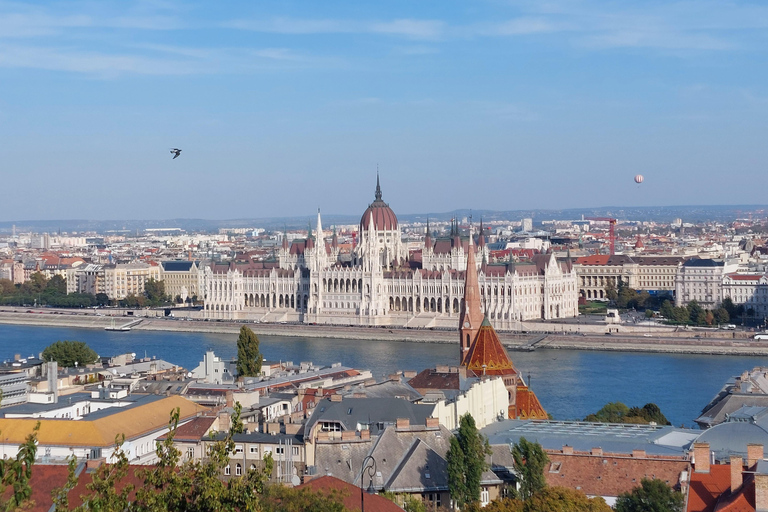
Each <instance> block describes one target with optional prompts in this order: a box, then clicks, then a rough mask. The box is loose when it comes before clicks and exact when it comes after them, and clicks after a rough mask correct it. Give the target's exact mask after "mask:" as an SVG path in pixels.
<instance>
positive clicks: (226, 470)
mask: <svg viewBox="0 0 768 512" xmlns="http://www.w3.org/2000/svg"><path fill="white" fill-rule="evenodd" d="M231 473H232V471H231V470H230V468H229V464H227V466H226V467H225V468H224V474H225V475H227V476H228V475H230V474H231Z"/></svg>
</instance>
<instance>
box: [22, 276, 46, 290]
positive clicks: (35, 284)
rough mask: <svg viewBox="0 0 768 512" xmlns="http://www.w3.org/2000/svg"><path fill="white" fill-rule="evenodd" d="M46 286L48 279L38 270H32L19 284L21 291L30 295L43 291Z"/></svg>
mask: <svg viewBox="0 0 768 512" xmlns="http://www.w3.org/2000/svg"><path fill="white" fill-rule="evenodd" d="M46 286H48V280H47V279H46V278H45V276H44V275H43V274H41V273H40V272H33V273H32V274H30V276H29V280H27V281H25V282H24V283H23V284H22V285H21V291H22V292H24V293H28V294H30V295H37V294H38V293H43V290H45V288H46Z"/></svg>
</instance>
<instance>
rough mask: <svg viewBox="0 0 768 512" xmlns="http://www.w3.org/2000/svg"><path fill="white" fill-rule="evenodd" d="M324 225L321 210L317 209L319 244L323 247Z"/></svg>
mask: <svg viewBox="0 0 768 512" xmlns="http://www.w3.org/2000/svg"><path fill="white" fill-rule="evenodd" d="M324 238H325V235H323V223H322V222H321V221H320V208H318V209H317V243H318V244H321V245H322V242H323V239H324Z"/></svg>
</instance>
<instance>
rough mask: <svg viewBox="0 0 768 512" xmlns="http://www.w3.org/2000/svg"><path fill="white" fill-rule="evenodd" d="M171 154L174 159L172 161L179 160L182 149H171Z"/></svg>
mask: <svg viewBox="0 0 768 512" xmlns="http://www.w3.org/2000/svg"><path fill="white" fill-rule="evenodd" d="M171 154H173V158H171V160H175V159H177V158H178V157H179V155H180V154H181V150H180V149H177V148H172V149H171Z"/></svg>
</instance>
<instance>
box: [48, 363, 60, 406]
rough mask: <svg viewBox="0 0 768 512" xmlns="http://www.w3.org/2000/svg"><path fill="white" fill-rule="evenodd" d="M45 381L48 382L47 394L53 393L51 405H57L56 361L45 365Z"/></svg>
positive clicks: (57, 364) (57, 377)
mask: <svg viewBox="0 0 768 512" xmlns="http://www.w3.org/2000/svg"><path fill="white" fill-rule="evenodd" d="M45 368H46V373H47V380H48V392H49V393H53V403H55V404H57V403H59V363H57V362H56V361H49V362H47V363H45Z"/></svg>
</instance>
